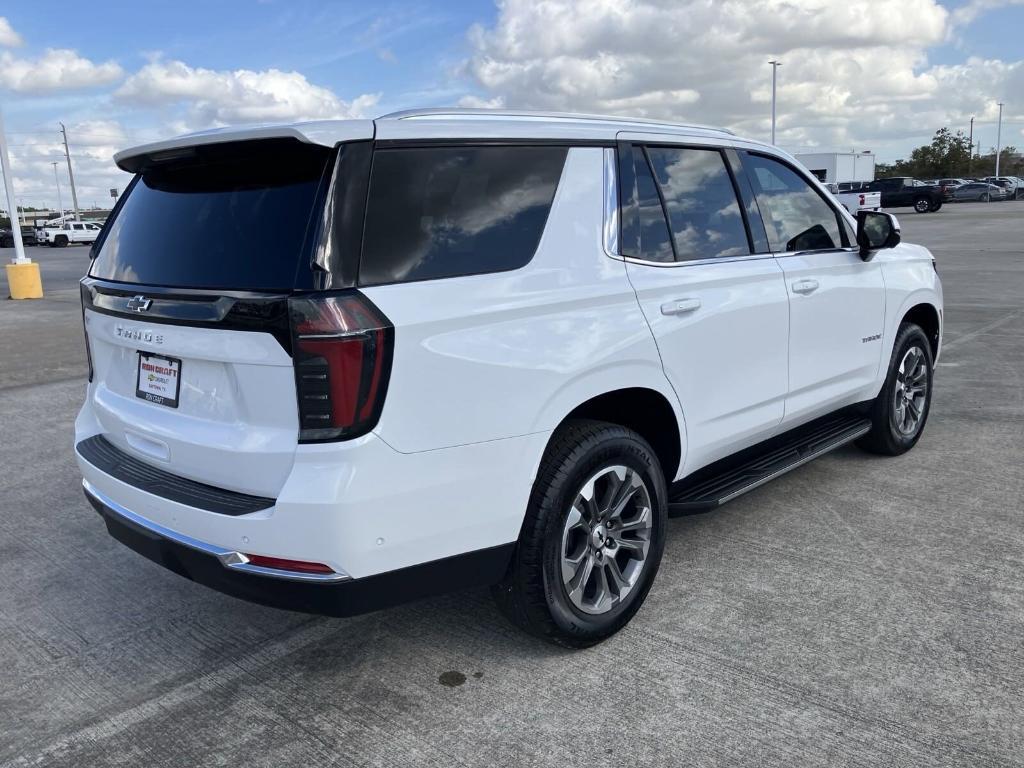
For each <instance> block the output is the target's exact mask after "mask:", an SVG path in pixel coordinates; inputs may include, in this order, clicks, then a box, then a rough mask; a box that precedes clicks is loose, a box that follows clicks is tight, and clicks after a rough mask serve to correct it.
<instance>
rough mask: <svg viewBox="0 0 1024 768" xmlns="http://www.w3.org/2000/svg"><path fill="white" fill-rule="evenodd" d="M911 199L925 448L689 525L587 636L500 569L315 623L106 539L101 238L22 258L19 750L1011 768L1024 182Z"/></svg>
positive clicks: (15, 423)
mask: <svg viewBox="0 0 1024 768" xmlns="http://www.w3.org/2000/svg"><path fill="white" fill-rule="evenodd" d="M897 213H898V214H899V215H900V219H901V223H902V224H903V233H904V238H905V239H906V240H909V241H914V242H921V243H923V244H925V245H927V246H929V247H930V248H932V249H933V251H934V252H935V253H936V254H937V256H938V261H939V270H940V273H941V275H942V278H943V282H944V285H945V290H946V322H947V327H946V349H945V352H944V354H943V357H942V360H941V361H940V366H939V368H938V373H937V378H936V392H935V398H934V403H933V410H932V414H931V417H930V420H929V423H928V427H927V431H926V433H925V435H924V437H923V439H922V441H921V443H920V444H919V445H918V447H917V448H916V449H915V450H914V451H912V452H911V453H909V454H907V455H905V456H902V457H899V458H896V459H883V458H879V457H875V456H868V455H866V454H863V453H861V452H859V451H858V450H856V449H854V448H848V449H845V450H842V451H839V452H836V453H834V454H831V455H829V456H827V457H825V458H823V459H821V460H818V461H815V462H813V463H811V464H809V465H807V466H805V467H803V468H801V469H799V470H797V471H795V472H792V473H790V474H789V475H787V476H785V477H783V478H781V479H779V480H777V481H775V482H773V483H771V484H769V485H767V486H764V487H763V488H761V489H759V490H757V491H755V492H753V493H751V494H749V495H747V496H745V497H742V498H741V499H739V500H737V501H735V502H732V503H730V504H728V505H726V506H725V507H723V508H722V509H721V510H720V511H718V512H715V513H713V514H707V515H700V516H694V517H689V518H682V519H677V520H673V521H671V525H670V530H669V537H668V545H667V547H666V552H665V558H664V561H663V563H662V567H661V571H660V573H659V575H658V580H657V582H656V584H655V586H654V588H653V590H652V591H651V594H650V597H649V598H648V600H647V603H646V604H645V606H644V608H643V609H642V610H641V611H640V613H639V614H638V615H637V617H636V618H635V619H634V620H633V622H632V623H631V624H630V625H629V627H627V628H626V629H625V630H624V631H623V632H622V633H620V634H619V635H617V636H616V637H615V638H613V639H611V640H609V641H608V642H606V643H604V644H602V645H600V646H598V647H596V648H593V649H590V650H587V651H582V652H575V653H572V652H567V651H562V650H559V649H555V648H552V647H550V646H547V645H545V644H543V643H540V642H538V641H535V640H533V639H531V638H528V637H525V636H523V635H521V634H519V633H518V632H517V631H515V630H513V629H512V628H511V627H510V626H509V625H507V624H506V623H505V622H504V620H503V619H502V618H501V616H500V615H499V614H498V613H497V611H496V610H495V609H494V608H493V607H492V605H491V603H490V600H489V597H488V595H487V594H486V593H485V592H482V591H473V592H468V593H463V594H456V595H449V596H445V597H441V598H437V599H433V600H429V601H424V602H420V603H415V604H411V605H407V606H403V607H400V608H397V609H393V610H389V611H383V612H379V613H375V614H371V615H368V616H363V617H359V618H355V619H348V620H340V619H323V618H317V617H309V616H304V615H300V614H292V613H286V612H282V611H276V610H272V609H268V608H261V607H258V606H253V605H249V604H246V603H243V602H240V601H237V600H234V599H232V598H229V597H226V596H223V595H220V594H217V593H214V592H211V591H209V590H206V589H204V588H202V587H199V586H197V585H195V584H193V583H191V582H188V581H186V580H184V579H181V578H179V577H177V576H175V575H174V574H172V573H170V572H168V571H165V570H163V569H161V568H159V567H158V566H156V565H153V564H151V563H150V562H148V561H146V560H144V559H143V558H141V557H139V556H137V555H135V554H134V553H132V552H130V551H129V550H127V549H126V548H124V547H123V546H121V545H120V544H118V543H117V542H115V541H113V540H112V539H110V538H109V537H108V536H107V534H106V531H105V529H104V527H103V525H102V523H101V521H100V519H99V518H98V517H97V516H96V514H95V513H94V512H93V511H92V510H91V509H90V508H89V506H88V504H87V503H86V502H85V500H84V498H83V497H82V493H81V489H80V479H79V476H78V474H77V470H76V468H75V465H74V461H73V459H72V455H71V437H72V426H71V425H72V421H73V418H74V414H75V411H76V409H77V407H78V405H79V402H80V399H81V397H82V392H83V383H84V378H83V376H84V356H83V355H82V351H81V350H82V346H81V328H80V319H79V310H78V305H77V297H76V294H75V287H74V276H75V275H76V274H78V273H80V271H81V269H82V268H83V267H84V260H85V254H84V249H81V250H79V249H67V250H63V251H56V250H55V251H49V250H48V251H45V252H42V249H40V252H39V253H33V254H32V255H33V257H38V259H39V261H40V262H41V263H42V265H43V280H44V288H46V289H47V292H48V296H47V298H46V299H44V300H42V301H40V302H36V303H32V304H31V305H30V304H28V303H17V304H16V303H15V302H0V429H2V439H0V466H2V467H3V468H4V471H3V472H2V473H0V583H3V584H4V588H3V589H2V590H0V660H2V668H0V765H4V766H108V765H125V766H127V765H140V764H147V765H152V766H181V765H199V764H202V765H229V764H245V765H247V766H282V765H300V764H301V765H324V766H328V765H338V766H350V765H351V766H398V765H415V766H443V768H451V766H453V765H474V766H475V765H488V766H490V765H496V766H549V765H550V766H566V765H605V764H607V765H625V766H632V765H658V766H661V765H664V766H681V765H728V766H736V765H750V764H758V765H766V766H775V765H778V766H784V765H785V766H792V765H814V766H818V765H824V764H834V765H920V766H937V765H963V766H979V765H986V766H989V765H991V766H1004V765H1005V766H1010V765H1020V764H1021V763H1022V757H1021V756H1022V755H1024V586H1022V579H1021V574H1022V573H1024V517H1022V511H1024V386H1022V385H1024V378H1022V377H1024V203H999V204H992V205H961V206H946V207H944V208H943V209H942V211H940V212H938V213H936V214H925V215H915V214H913V213H911V212H909V211H907V212H903V211H898V212H897ZM4 253H5V252H4ZM26 342H28V343H26ZM451 673H458V674H451Z"/></svg>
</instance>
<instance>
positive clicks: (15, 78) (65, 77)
mask: <svg viewBox="0 0 1024 768" xmlns="http://www.w3.org/2000/svg"><path fill="white" fill-rule="evenodd" d="M123 74H124V72H123V71H122V70H121V67H120V66H118V64H117V62H115V61H106V62H103V63H101V64H96V63H94V62H92V61H90V60H89V59H85V58H82V57H81V56H79V55H78V53H77V52H76V51H72V50H70V49H67V48H50V49H47V50H46V52H45V53H44V54H43V55H42V56H40V57H39V58H37V59H22V58H18V57H16V56H14V55H13V54H12V53H10V52H8V51H4V52H2V53H0V88H9V89H10V90H12V91H17V92H19V93H38V92H40V91H58V90H71V89H75V88H94V87H96V86H101V85H109V84H110V83H112V82H114V81H116V80H119V79H120V78H121V77H122V75H123Z"/></svg>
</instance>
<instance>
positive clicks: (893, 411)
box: [857, 323, 934, 456]
mask: <svg viewBox="0 0 1024 768" xmlns="http://www.w3.org/2000/svg"><path fill="white" fill-rule="evenodd" d="M933 374H934V361H933V360H932V347H931V343H930V342H929V341H928V337H927V336H926V335H925V332H924V331H923V330H921V327H920V326H918V325H915V324H914V323H903V324H902V325H901V326H900V329H899V332H898V333H897V334H896V343H895V344H894V345H893V349H892V356H891V357H890V359H889V370H888V373H887V375H886V377H885V383H884V384H883V385H882V391H881V392H879V393H878V397H876V398H875V400H874V401H873V402H872V404H871V410H870V411H869V413H868V416H869V417H870V419H871V431H870V432H868V433H867V434H866V435H864V437H862V438H860V440H858V441H857V445H859V446H860V447H861V448H863V449H864V450H866V451H870V452H871V453H878V454H882V455H884V456H899V455H900V454H901V453H906V452H907V451H909V450H910V449H911V448H913V447H914V446H915V445H917V441H918V440H920V439H921V433H922V432H924V426H925V422H927V420H928V412H929V410H930V409H931V404H932V378H933Z"/></svg>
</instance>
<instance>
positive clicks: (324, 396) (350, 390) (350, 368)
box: [288, 291, 394, 442]
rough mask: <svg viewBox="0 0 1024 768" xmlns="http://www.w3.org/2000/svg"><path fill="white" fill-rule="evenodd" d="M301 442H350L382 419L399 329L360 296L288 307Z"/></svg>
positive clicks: (320, 297) (327, 297)
mask: <svg viewBox="0 0 1024 768" xmlns="http://www.w3.org/2000/svg"><path fill="white" fill-rule="evenodd" d="M288 308H289V314H290V319H291V331H292V354H293V357H294V360H295V391H296V395H297V397H298V401H299V441H300V442H319V441H324V440H347V439H349V438H353V437H358V436H359V435H363V434H365V433H367V432H369V431H370V430H371V429H373V428H374V426H376V424H377V419H379V418H380V412H381V408H383V406H384V395H385V394H386V392H387V386H388V378H389V376H390V374H391V351H392V347H393V345H394V328H393V327H392V325H391V322H390V321H389V320H388V319H387V318H386V317H385V316H384V314H383V313H382V312H381V311H380V310H379V309H377V307H375V306H374V305H373V304H372V303H371V302H370V300H369V299H367V298H366V297H365V296H363V295H362V294H361V293H359V292H358V291H348V292H345V293H337V294H311V295H308V296H297V297H293V298H291V299H289V301H288Z"/></svg>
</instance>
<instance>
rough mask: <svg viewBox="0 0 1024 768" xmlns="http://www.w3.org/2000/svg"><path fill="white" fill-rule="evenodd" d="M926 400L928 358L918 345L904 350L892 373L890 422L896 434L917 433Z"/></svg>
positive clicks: (909, 434) (908, 435)
mask: <svg viewBox="0 0 1024 768" xmlns="http://www.w3.org/2000/svg"><path fill="white" fill-rule="evenodd" d="M927 401H928V358H927V357H926V356H925V354H924V350H922V349H921V348H920V347H919V346H917V345H914V346H912V347H911V348H910V349H908V350H907V351H906V353H905V354H904V355H903V359H902V360H901V361H900V367H899V370H898V371H897V373H896V387H895V393H894V396H893V423H894V424H895V425H896V429H897V430H898V431H899V432H900V434H902V435H904V436H906V437H910V436H912V435H914V434H916V433H917V430H918V429H919V428H920V425H921V421H922V419H923V418H924V409H925V404H926V403H927Z"/></svg>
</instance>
